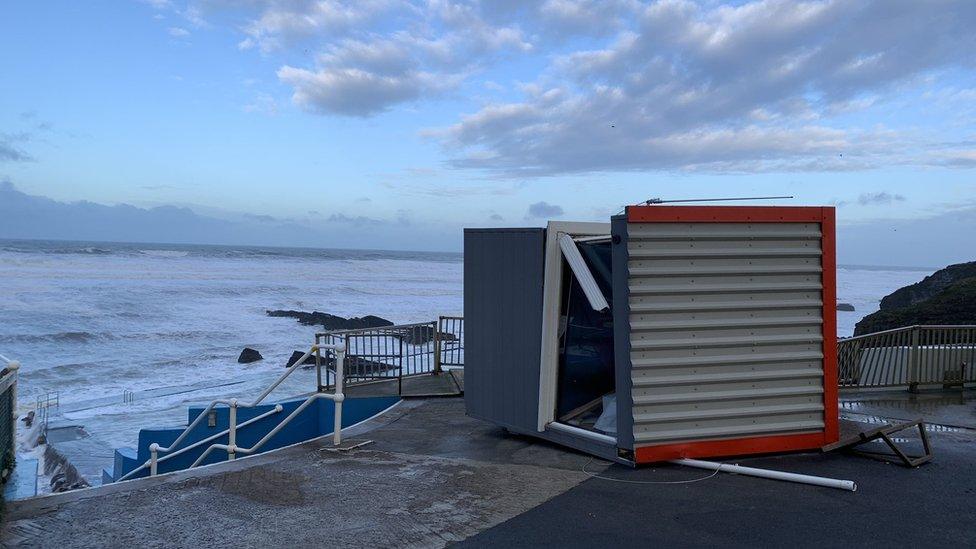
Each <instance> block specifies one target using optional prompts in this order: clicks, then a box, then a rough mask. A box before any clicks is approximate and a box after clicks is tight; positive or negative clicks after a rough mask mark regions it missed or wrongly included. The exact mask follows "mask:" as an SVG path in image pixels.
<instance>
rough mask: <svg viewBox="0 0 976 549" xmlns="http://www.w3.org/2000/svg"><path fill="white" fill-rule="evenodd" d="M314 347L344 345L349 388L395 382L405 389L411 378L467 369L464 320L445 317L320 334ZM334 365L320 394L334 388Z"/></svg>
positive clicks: (326, 374) (326, 376) (323, 382)
mask: <svg viewBox="0 0 976 549" xmlns="http://www.w3.org/2000/svg"><path fill="white" fill-rule="evenodd" d="M315 342H316V344H323V345H341V346H343V348H344V350H345V354H346V363H345V365H344V366H345V377H346V381H347V382H348V384H349V385H352V384H355V383H365V382H370V381H376V380H384V379H396V380H398V383H399V384H400V386H401V388H402V380H403V378H404V377H407V376H415V375H421V374H431V373H433V374H436V373H440V372H441V371H442V369H443V367H444V366H451V367H459V366H463V365H464V319H463V318H462V317H449V316H442V317H439V318H438V320H435V321H432V322H418V323H414V324H398V325H394V326H382V327H379V328H361V329H356V330H341V331H332V332H320V333H317V334H315ZM335 366H336V363H335V361H334V360H330V361H329V363H328V364H327V366H326V370H325V378H324V379H323V378H322V376H321V371H320V376H319V380H318V383H319V387H320V388H321V389H324V388H327V387H331V386H332V384H333V383H334V376H331V379H330V374H331V373H332V372H333V371H334V370H335Z"/></svg>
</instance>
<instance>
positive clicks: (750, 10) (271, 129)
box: [0, 0, 976, 266]
mask: <svg viewBox="0 0 976 549" xmlns="http://www.w3.org/2000/svg"><path fill="white" fill-rule="evenodd" d="M974 28H976V2H972V1H971V0H961V1H952V0H930V1H919V0H910V1H901V0H884V1H875V2H872V1H815V2H787V1H778V0H767V1H754V2H729V3H720V2H714V1H700V2H693V1H688V0H662V1H647V2H641V1H637V0H605V1H602V2H597V1H588V0H545V1H538V2H537V1H532V0H520V1H515V0H495V1H487V0H486V1H482V2H479V1H476V0H470V1H465V2H449V1H442V0H428V1H401V0H361V1H354V2H343V1H330V0H318V1H301V0H240V1H232V0H146V1H130V2H125V1H91V2H73V1H71V2H56V1H52V2H16V3H9V2H8V3H5V4H4V5H3V7H2V8H0V51H3V52H4V55H2V56H0V75H3V76H2V77H0V213H2V211H3V208H4V207H6V211H7V212H8V213H10V212H14V211H15V210H16V211H18V212H23V211H26V210H25V209H24V208H26V206H25V204H28V203H30V204H33V205H34V207H36V208H38V209H37V210H32V211H38V212H39V211H45V212H49V213H50V212H59V213H58V214H57V215H62V216H67V218H68V219H73V218H74V217H73V214H72V213H71V212H75V211H82V210H84V211H85V212H88V213H89V214H90V213H91V212H92V211H98V212H102V213H100V214H98V215H107V216H109V217H111V218H112V219H116V220H117V222H116V224H114V225H112V226H111V227H112V229H113V230H116V231H117V232H118V233H119V234H118V237H117V238H116V239H119V240H124V239H127V238H130V237H132V238H134V236H133V235H141V234H146V235H152V236H153V237H156V238H166V237H167V234H166V233H165V231H163V232H159V231H156V232H153V231H155V229H153V230H148V232H146V231H143V232H140V231H141V229H140V227H142V228H143V229H144V228H145V226H146V225H151V224H152V223H162V224H164V225H165V224H170V225H172V224H173V222H172V220H169V221H160V219H170V218H167V217H166V215H168V214H173V213H174V212H178V216H177V217H179V216H182V217H181V219H184V220H186V219H190V218H191V217H187V216H192V219H196V220H202V221H200V222H199V223H197V222H196V221H194V222H193V223H187V224H186V225H185V227H184V229H186V228H187V227H196V226H199V227H200V228H199V232H196V233H195V232H193V231H192V230H189V229H187V230H183V231H182V232H180V234H179V235H176V234H173V235H171V238H170V239H171V240H178V241H184V240H191V241H193V240H195V241H200V242H217V241H219V242H230V241H236V240H247V241H248V242H253V243H256V244H278V245H310V246H331V247H352V248H392V249H420V250H448V251H459V250H460V249H461V232H460V229H461V228H462V227H473V226H526V225H542V224H544V223H545V221H546V220H548V219H563V220H580V221H600V220H603V221H605V220H607V219H608V217H609V216H610V215H612V214H615V213H617V212H619V211H620V210H621V209H622V207H623V206H624V205H626V204H634V203H638V202H641V201H643V200H646V199H648V198H652V197H660V198H665V199H683V198H708V197H748V196H770V195H792V196H794V197H795V198H793V199H792V200H780V201H770V202H766V203H769V204H794V205H835V206H837V208H838V223H839V229H840V230H839V235H838V246H839V254H840V260H841V261H846V262H848V263H873V264H886V265H924V266H933V265H935V266H938V265H942V264H946V263H949V262H954V261H962V260H966V259H968V260H972V259H974V257H973V256H976V249H974V248H976V247H974V246H972V245H971V241H970V239H969V238H968V237H967V236H966V235H967V234H973V231H974V230H976V72H974V68H976V55H973V53H972V52H974V51H976V32H973V29H974ZM4 203H6V206H5V204H4ZM14 204H17V205H18V206H16V207H15V206H14ZM92 208H94V209H95V210H93V209H92ZM98 208H105V209H104V210H99V209H98ZM113 208H114V209H113ZM161 208H162V209H161ZM113 212H114V213H113ZM118 212H123V213H124V215H115V214H117V213H118ZM160 212H162V213H160ZM164 214H166V215H164ZM12 215H13V214H12V213H10V215H8V216H7V217H8V221H7V222H5V223H0V237H20V238H24V237H26V238H30V237H37V238H41V237H65V235H68V236H72V235H75V236H86V235H98V236H99V238H101V237H102V235H104V231H102V232H99V231H98V230H96V228H93V227H90V226H88V225H85V226H84V227H81V226H80V225H78V226H76V227H75V228H74V229H72V228H71V227H70V226H68V227H65V228H63V230H61V229H59V230H60V231H61V232H58V231H54V230H46V231H45V230H44V227H43V224H41V223H39V222H38V220H39V219H43V217H35V218H33V219H34V222H33V223H31V221H30V219H27V220H24V221H22V223H21V225H20V226H19V227H14V226H12V225H11V222H10V221H9V219H11V216H12ZM51 215H54V214H53V213H51ZM174 215H175V214H174ZM113 216H114V217H113ZM97 218H98V217H97V215H96V216H95V218H91V216H87V217H86V215H79V216H78V219H79V220H81V219H97ZM218 222H219V223H218ZM78 223H79V224H80V223H81V221H79V222H78ZM90 223H95V221H91V222H90ZM126 223H129V224H131V225H126ZM214 223H216V225H215V224H214ZM96 224H97V223H96ZM140 224H142V225H140ZM217 225H220V226H221V227H223V229H221V230H216V229H214V227H216V226H217ZM208 227H209V228H208ZM130 228H131V229H132V230H129V229H130ZM49 229H50V227H49ZM103 229H104V227H103ZM136 229H139V230H136ZM109 236H111V234H109ZM109 239H111V238H109Z"/></svg>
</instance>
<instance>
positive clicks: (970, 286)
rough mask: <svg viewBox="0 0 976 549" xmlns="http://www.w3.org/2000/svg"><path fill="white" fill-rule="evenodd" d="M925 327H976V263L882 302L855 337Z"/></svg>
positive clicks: (957, 267)
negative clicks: (942, 325) (968, 325)
mask: <svg viewBox="0 0 976 549" xmlns="http://www.w3.org/2000/svg"><path fill="white" fill-rule="evenodd" d="M924 324H947V325H953V324H976V262H972V263H963V264H960V265H952V266H950V267H946V268H945V269H942V270H940V271H937V272H936V273H934V274H932V275H931V276H927V277H925V280H923V281H921V282H919V283H917V284H912V285H911V286H906V287H904V288H901V289H900V290H896V291H895V292H893V293H892V294H891V295H889V296H887V297H885V298H884V299H882V300H881V310H880V311H878V312H876V313H873V314H870V315H868V316H866V317H864V318H863V319H861V321H860V322H858V323H857V326H855V328H854V335H863V334H869V333H872V332H880V331H882V330H890V329H893V328H901V327H903V326H914V325H924Z"/></svg>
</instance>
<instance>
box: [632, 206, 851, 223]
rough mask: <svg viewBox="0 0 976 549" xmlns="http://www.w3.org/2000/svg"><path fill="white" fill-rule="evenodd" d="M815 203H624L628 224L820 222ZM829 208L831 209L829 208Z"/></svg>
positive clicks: (820, 210)
mask: <svg viewBox="0 0 976 549" xmlns="http://www.w3.org/2000/svg"><path fill="white" fill-rule="evenodd" d="M825 209H827V208H820V207H816V206H627V221H629V222H631V223H681V222H684V223H709V222H711V223H725V222H727V223H820V222H821V221H823V216H824V210H825ZM830 209H831V210H832V209H833V208H830Z"/></svg>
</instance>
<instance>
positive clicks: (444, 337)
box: [437, 316, 464, 368]
mask: <svg viewBox="0 0 976 549" xmlns="http://www.w3.org/2000/svg"><path fill="white" fill-rule="evenodd" d="M437 334H438V342H439V343H440V352H439V353H438V360H437V363H438V364H440V366H442V367H443V366H449V367H451V366H453V367H459V368H461V367H464V317H463V316H442V317H439V318H438V319H437Z"/></svg>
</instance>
